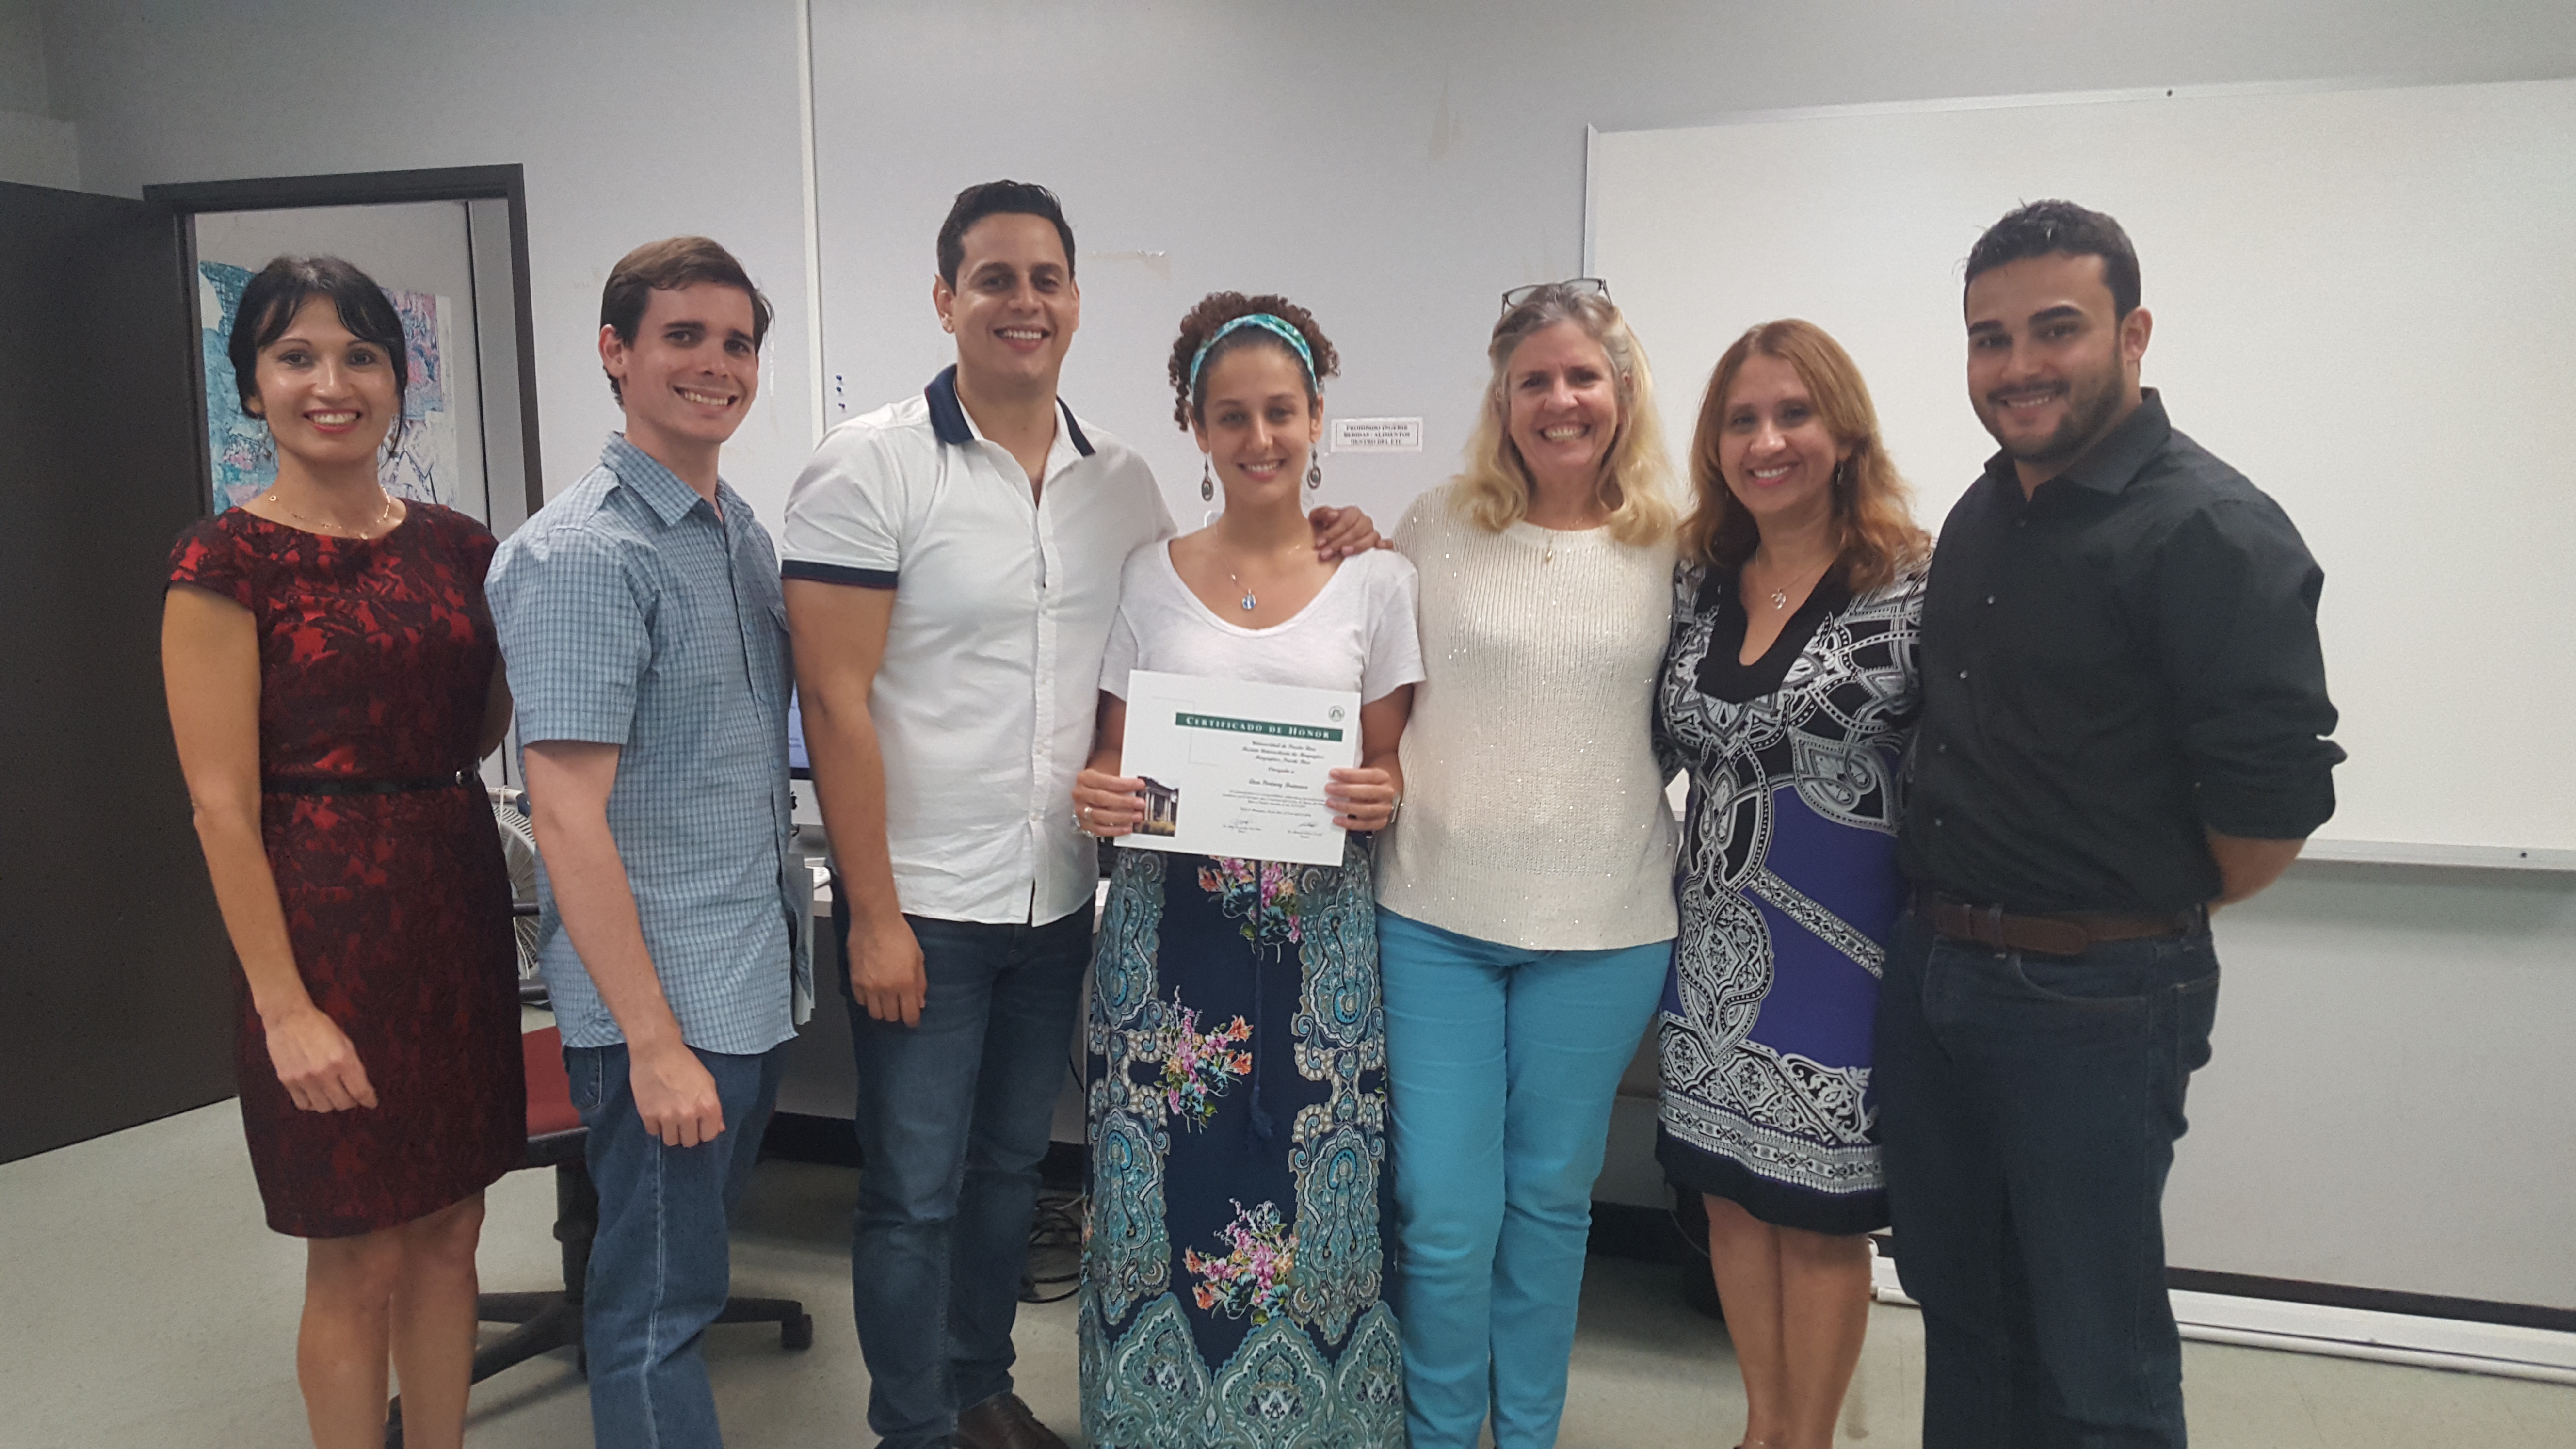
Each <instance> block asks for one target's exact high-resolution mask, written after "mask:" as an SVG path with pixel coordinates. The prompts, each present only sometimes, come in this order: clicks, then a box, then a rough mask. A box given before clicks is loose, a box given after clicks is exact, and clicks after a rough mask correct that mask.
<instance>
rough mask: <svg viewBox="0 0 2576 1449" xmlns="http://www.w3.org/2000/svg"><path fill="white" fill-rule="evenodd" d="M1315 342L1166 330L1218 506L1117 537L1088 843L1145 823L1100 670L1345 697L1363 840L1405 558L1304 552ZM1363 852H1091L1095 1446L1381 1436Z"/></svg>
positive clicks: (1408, 616)
mask: <svg viewBox="0 0 2576 1449" xmlns="http://www.w3.org/2000/svg"><path fill="white" fill-rule="evenodd" d="M1333 371H1334V355H1333V348H1332V344H1331V343H1330V342H1328V341H1327V340H1325V338H1324V335H1323V333H1322V331H1321V330H1319V329H1318V328H1317V327H1316V326H1315V323H1314V319H1313V318H1312V317H1310V316H1308V315H1307V314H1306V312H1305V310H1304V309H1303V308H1301V307H1298V306H1296V305H1295V304H1293V303H1291V302H1289V301H1287V300H1286V299H1285V298H1281V297H1245V296H1242V295H1241V294H1239V293H1233V292H1220V293H1217V294H1215V295H1213V296H1210V297H1208V298H1207V299H1206V300H1205V301H1202V302H1201V303H1200V304H1199V305H1198V306H1197V307H1196V308H1195V309H1193V310H1192V311H1191V313H1190V315H1189V316H1188V317H1187V318H1185V319H1183V321H1182V324H1181V335H1180V338H1179V340H1178V342H1176V343H1175V344H1174V346H1173V349H1172V382H1173V387H1174V391H1175V392H1176V393H1177V395H1178V399H1179V401H1178V404H1177V407H1176V409H1175V411H1176V413H1177V415H1178V417H1179V419H1180V421H1181V423H1182V425H1183V426H1185V427H1187V428H1189V429H1191V430H1192V431H1193V432H1194V433H1195V434H1196V436H1197V439H1198V443H1199V447H1200V448H1201V450H1202V451H1204V452H1205V453H1206V454H1207V455H1208V464H1209V469H1210V476H1208V477H1207V478H1205V479H1203V480H1202V482H1201V485H1200V486H1201V491H1202V493H1203V494H1205V495H1206V496H1208V497H1209V498H1211V499H1213V497H1214V495H1215V492H1216V480H1218V479H1222V480H1223V482H1224V488H1225V501H1226V507H1225V512H1224V514H1223V515H1222V516H1221V517H1220V518H1219V519H1218V520H1217V521H1216V522H1215V523H1214V524H1212V525H1210V526H1209V527H1207V528H1204V529H1201V530H1200V531H1198V532H1196V533H1193V534H1188V535H1185V536H1183V537H1180V538H1176V539H1172V540H1170V541H1168V542H1156V543H1152V544H1148V545H1146V546H1145V547H1144V548H1141V549H1138V550H1137V551H1136V553H1135V554H1134V555H1133V556H1131V557H1130V558H1129V559H1128V560H1127V566H1126V569H1125V572H1124V574H1123V575H1122V577H1121V579H1120V586H1119V605H1118V615H1117V618H1116V620H1115V621H1114V622H1113V623H1112V625H1111V628H1110V638H1109V648H1108V651H1107V655H1106V657H1105V659H1104V661H1103V664H1102V668H1101V680H1100V687H1101V701H1100V703H1101V714H1100V728H1099V734H1098V743H1097V745H1096V746H1095V748H1094V750H1093V754H1092V757H1091V761H1090V766H1089V768H1087V769H1085V770H1084V771H1083V772H1082V774H1081V775H1080V777H1079V779H1078V781H1077V783H1076V785H1075V788H1074V792H1073V799H1074V809H1075V817H1076V819H1077V820H1078V821H1079V822H1080V823H1081V824H1082V826H1083V828H1084V829H1085V830H1088V831H1090V832H1091V833H1093V834H1095V835H1099V836H1103V837H1115V836H1120V835H1125V834H1127V833H1129V832H1130V831H1131V830H1132V829H1134V828H1135V827H1136V826H1137V825H1138V824H1140V823H1141V822H1142V821H1143V819H1144V817H1145V812H1144V797H1143V795H1142V794H1141V792H1142V790H1143V789H1144V784H1143V782H1142V781H1141V780H1137V779H1131V778H1125V777H1122V776H1121V775H1120V774H1119V757H1120V745H1121V741H1122V739H1123V737H1124V733H1125V728H1126V705H1125V702H1124V701H1125V698H1126V695H1127V692H1128V675H1129V673H1130V671H1132V670H1137V669H1147V670H1156V671H1160V672H1164V673H1172V674H1187V675H1195V676H1199V677H1203V678H1214V679H1230V680H1241V681H1249V682H1257V683H1270V684H1287V685H1300V686H1305V687H1308V688H1316V689H1336V690H1351V691H1356V692H1357V693H1358V694H1359V697H1360V701H1361V705H1360V720H1359V724H1360V736H1361V747H1360V754H1361V759H1360V764H1359V766H1358V767H1357V768H1352V769H1338V770H1335V771H1333V772H1332V778H1333V783H1332V784H1331V785H1330V786H1329V787H1328V789H1327V791H1326V794H1327V798H1328V799H1330V800H1332V801H1333V804H1334V807H1335V809H1336V811H1337V812H1338V813H1337V814H1336V816H1335V823H1337V824H1339V825H1341V826H1342V827H1343V828H1344V829H1346V830H1350V831H1374V830H1378V829H1382V828H1383V827H1384V826H1385V825H1386V824H1387V822H1388V821H1390V820H1391V819H1393V818H1394V812H1395V804H1396V800H1397V798H1398V796H1399V795H1400V793H1401V791H1402V786H1403V781H1402V778H1401V772H1400V768H1399V766H1398V765H1397V762H1396V741H1397V739H1398V738H1399V737H1400V736H1401V735H1402V733H1403V731H1404V722H1405V718H1406V716H1407V715H1408V714H1409V713H1410V712H1411V709H1412V697H1413V685H1414V683H1415V681H1417V680H1419V679H1421V678H1422V660H1421V653H1420V650H1419V648H1418V647H1417V645H1416V643H1415V635H1414V573H1413V565H1412V564H1410V563H1408V562H1406V561H1405V559H1404V558H1403V556H1402V555H1400V554H1396V553H1392V552H1385V551H1372V552H1368V553H1363V554H1360V555H1358V556H1356V557H1354V558H1349V559H1345V560H1342V561H1340V562H1338V563H1328V562H1322V561H1319V560H1318V559H1317V557H1316V552H1315V547H1314V534H1313V530H1312V528H1311V527H1310V526H1309V525H1308V523H1307V521H1306V517H1305V512H1304V507H1303V505H1302V503H1301V502H1300V500H1299V492H1300V489H1299V486H1298V485H1299V481H1300V479H1301V478H1302V479H1303V480H1304V481H1305V483H1306V484H1307V485H1308V486H1309V487H1311V486H1313V485H1314V484H1315V483H1317V482H1318V481H1319V480H1320V476H1321V475H1320V474H1319V473H1318V472H1317V471H1316V470H1315V467H1314V464H1313V452H1314V446H1315V442H1316V439H1317V438H1318V437H1320V436H1321V434H1322V431H1323V412H1322V405H1323V393H1322V379H1324V378H1326V377H1329V376H1331V375H1332V374H1333ZM1373 894H1374V893H1373V891H1372V888H1371V884H1370V876H1369V857H1368V852H1367V850H1366V848H1365V846H1364V845H1363V843H1362V842H1361V841H1360V839H1359V838H1357V837H1356V836H1353V837H1351V838H1349V839H1348V840H1347V841H1346V844H1345V847H1344V853H1343V856H1342V863H1341V864H1340V865H1337V866H1333V865H1300V864H1295V863H1291V862H1284V861H1263V860H1235V859H1226V858H1220V857H1212V856H1200V855H1185V854H1168V853H1165V852H1162V851H1156V850H1141V849H1129V850H1121V851H1120V852H1119V853H1118V868H1117V870H1116V872H1115V875H1114V877H1113V879H1112V881H1111V884H1110V890H1109V906H1108V910H1107V912H1106V914H1104V915H1103V917H1102V918H1101V923H1100V935H1099V941H1098V944H1097V946H1096V947H1095V950H1094V956H1093V989H1092V998H1091V1008H1090V1019H1089V1030H1088V1033H1087V1036H1088V1041H1089V1047H1090V1052H1091V1062H1092V1067H1091V1073H1090V1077H1091V1085H1090V1114H1091V1130H1090V1139H1091V1209H1090V1211H1091V1217H1090V1221H1089V1223H1088V1225H1087V1228H1086V1232H1085V1234H1084V1251H1083V1270H1082V1305H1081V1327H1080V1335H1081V1357H1082V1424H1083V1430H1084V1432H1085V1433H1087V1434H1088V1435H1090V1437H1091V1442H1092V1444H1093V1445H1094V1446H1097V1449H1144V1446H1149V1445H1150V1446H1171V1449H1195V1446H1202V1445H1206V1446H1214V1445H1233V1444H1252V1443H1261V1444H1275V1443H1298V1444H1314V1445H1318V1446H1327V1445H1329V1446H1332V1449H1400V1446H1401V1445H1402V1444H1403V1443H1404V1376H1403V1363H1402V1355H1401V1344H1400V1341H1399V1339H1398V1336H1397V1332H1396V1322H1395V1314H1394V1311H1393V1309H1392V1308H1391V1307H1390V1306H1389V1305H1387V1304H1386V1303H1384V1302H1383V1301H1381V1292H1382V1289H1383V1286H1384V1284H1385V1283H1386V1281H1387V1279H1388V1277H1389V1273H1390V1270H1391V1269H1392V1267H1393V1265H1392V1264H1391V1263H1389V1262H1388V1261H1387V1257H1386V1253H1385V1252H1384V1250H1383V1248H1382V1246H1381V1242H1380V1237H1379V1225H1380V1223H1381V1222H1383V1221H1384V1220H1385V1218H1386V1212H1385V1203H1386V1198H1387V1185H1388V1176H1387V1171H1386V1167H1387V1163H1386V1020H1385V1011H1384V1009H1383V1007H1382V1006H1381V1005H1380V1001H1379V989H1378V964H1377V916H1376V908H1375V906H1374V904H1373Z"/></svg>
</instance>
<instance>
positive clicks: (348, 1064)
mask: <svg viewBox="0 0 2576 1449" xmlns="http://www.w3.org/2000/svg"><path fill="white" fill-rule="evenodd" d="M266 1027H267V1037H268V1060H269V1064H270V1065H271V1066H274V1067H275V1068H277V1080H278V1083H279V1084H280V1085H282V1086H284V1087H285V1088H286V1095H287V1096H289V1097H292V1098H293V1099H294V1100H295V1105H296V1106H298V1107H301V1108H302V1109H304V1110H305V1111H307V1112H346V1111H348V1110H349V1109H350V1108H353V1107H373V1106H374V1105H376V1089H375V1087H374V1086H373V1085H372V1084H371V1083H369V1082H368V1081H367V1068H366V1064H365V1063H363V1062H360V1061H359V1060H358V1048H357V1046H356V1044H355V1043H353V1042H351V1041H350V1040H349V1034H348V1033H347V1032H344V1031H342V1030H340V1024H339V1023H338V1022H336V1021H333V1020H332V1019H331V1018H330V1017H329V1016H328V1015H326V1014H324V1012H323V1011H322V1008H320V1007H318V1006H315V1005H313V1004H311V1003H310V1002H307V1003H305V1004H303V1005H302V1006H300V1007H295V1008H291V1009H289V1010H288V1011H286V1012H285V1013H284V1014H283V1015H281V1016H279V1017H278V1018H277V1019H276V1020H274V1021H270V1022H268V1023H266Z"/></svg>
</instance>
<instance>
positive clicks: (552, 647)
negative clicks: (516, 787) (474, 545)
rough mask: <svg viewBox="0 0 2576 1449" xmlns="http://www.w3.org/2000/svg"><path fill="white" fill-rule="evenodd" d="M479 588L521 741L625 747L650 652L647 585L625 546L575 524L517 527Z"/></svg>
mask: <svg viewBox="0 0 2576 1449" xmlns="http://www.w3.org/2000/svg"><path fill="white" fill-rule="evenodd" d="M486 590H487V592H488V594H489V597H490V599H491V602H492V622H493V624H494V626H495V627H496V628H497V629H498V630H499V632H500V636H501V658H502V661H503V663H504V665H505V667H506V668H507V669H508V671H509V675H510V697H511V699H512V700H513V701H514V702H515V704H516V707H517V710H518V717H519V739H520V740H521V741H522V742H523V743H528V744H534V743H537V742H540V741H544V740H582V741H587V742H590V743H593V744H606V745H624V744H625V743H626V742H627V739H628V737H629V735H630V734H631V733H632V732H633V729H634V725H635V698H636V690H637V687H638V685H639V684H640V682H641V681H642V679H643V677H644V672H645V670H646V669H648V668H650V667H651V665H652V660H653V635H652V627H651V620H650V613H651V606H652V598H651V589H650V586H649V583H648V581H647V580H646V579H645V578H644V577H643V576H642V575H641V574H640V572H639V571H638V570H637V568H636V567H635V562H634V560H633V559H631V558H629V557H628V555H627V553H626V551H625V550H624V549H622V548H620V547H619V546H618V545H617V543H616V542H615V541H614V540H612V539H608V538H604V537H601V536H600V535H598V534H595V533H592V532H589V531H587V530H584V529H580V528H557V529H547V530H522V531H521V532H520V533H518V534H516V535H514V536H513V537H512V538H511V539H510V540H509V541H508V542H507V543H504V544H503V545H502V546H501V550H500V553H499V555H498V556H497V557H496V558H494V559H493V561H492V572H491V576H490V582H489V583H488V584H487V585H486Z"/></svg>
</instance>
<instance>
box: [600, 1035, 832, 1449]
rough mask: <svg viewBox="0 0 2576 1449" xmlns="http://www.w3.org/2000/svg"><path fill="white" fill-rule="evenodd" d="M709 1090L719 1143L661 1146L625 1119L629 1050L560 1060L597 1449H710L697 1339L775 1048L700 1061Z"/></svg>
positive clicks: (717, 1285) (722, 1273)
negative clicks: (617, 1448)
mask: <svg viewBox="0 0 2576 1449" xmlns="http://www.w3.org/2000/svg"><path fill="white" fill-rule="evenodd" d="M698 1060H699V1061H700V1062H703V1063H705V1064H706V1068H707V1071H708V1073H709V1074H711V1075H712V1076H714V1078H715V1079H716V1096H717V1099H718V1100H719V1101H720V1102H722V1103H723V1104H724V1123H725V1130H724V1132H723V1133H722V1135H720V1136H718V1137H717V1138H716V1139H715V1140H714V1141H713V1142H702V1143H700V1144H698V1145H697V1146H695V1147H665V1146H663V1145H662V1140H661V1139H660V1138H658V1137H655V1136H653V1135H652V1134H650V1133H648V1132H646V1131H645V1130H644V1119H642V1118H641V1117H638V1116H636V1115H635V1093H634V1091H633V1090H632V1089H631V1088H630V1087H629V1086H628V1084H627V1077H626V1048H625V1047H623V1046H609V1047H566V1048H564V1070H565V1071H566V1072H567V1073H568V1074H569V1075H570V1076H571V1078H572V1104H573V1106H574V1107H575V1108H576V1109H578V1110H579V1111H580V1113H581V1125H582V1126H583V1127H585V1128H587V1129H588V1130H589V1133H590V1136H589V1140H588V1145H587V1152H588V1157H589V1162H590V1179H591V1181H592V1183H593V1184H595V1185H596V1186H597V1187H598V1188H599V1231H598V1234H597V1235H596V1236H594V1237H593V1238H592V1239H591V1241H590V1278H589V1281H588V1283H587V1285H586V1286H585V1288H584V1297H583V1302H582V1341H583V1343H584V1345H585V1346H586V1350H587V1352H588V1354H589V1356H590V1424H591V1437H592V1438H593V1439H595V1440H597V1441H598V1442H599V1443H601V1444H650V1445H654V1446H657V1449H716V1446H718V1445H720V1444H722V1443H723V1442H724V1441H723V1439H722V1438H721V1437H720V1436H719V1435H718V1434H717V1432H716V1401H715V1395H714V1394H713V1392H711V1391H710V1389H709V1388H708V1385H707V1366H706V1361H705V1359H703V1358H701V1357H700V1356H699V1352H698V1345H699V1340H700V1339H701V1338H702V1337H704V1336H705V1333H706V1327H707V1325H708V1324H710V1323H712V1322H714V1321H715V1317H716V1315H717V1314H719V1313H721V1312H723V1311H724V1306H725V1295H726V1293H727V1292H728V1291H729V1287H730V1283H731V1278H732V1266H731V1251H730V1247H729V1245H728V1242H727V1238H726V1234H727V1230H728V1227H729V1225H730V1223H731V1221H732V1217H733V1209H734V1204H735V1203H736V1202H738V1201H740V1199H741V1197H742V1189H743V1184H744V1183H746V1182H748V1181H749V1180H750V1178H751V1165H752V1163H753V1162H754V1161H756V1160H758V1158H759V1157H760V1138H761V1134H762V1133H763V1132H764V1131H766V1130H767V1129H768V1126H769V1109H770V1107H771V1105H772V1104H773V1103H775V1102H776V1101H777V1100H778V1075H779V1069H780V1065H781V1063H783V1062H784V1061H785V1060H786V1048H785V1047H784V1046H783V1045H782V1046H779V1047H775V1048H772V1049H771V1050H769V1051H767V1052H763V1053H761V1054H760V1055H758V1056H729V1055H726V1054H725V1053H722V1052H699V1053H698Z"/></svg>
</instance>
